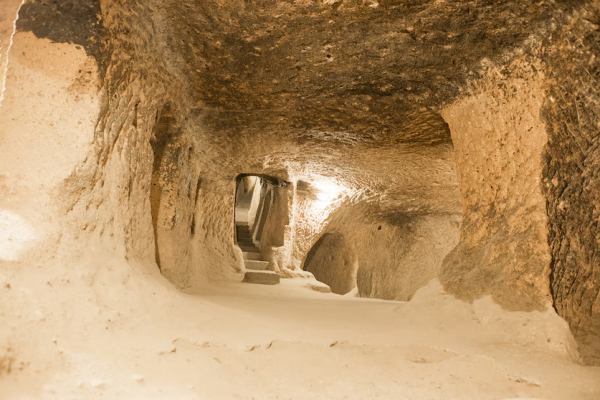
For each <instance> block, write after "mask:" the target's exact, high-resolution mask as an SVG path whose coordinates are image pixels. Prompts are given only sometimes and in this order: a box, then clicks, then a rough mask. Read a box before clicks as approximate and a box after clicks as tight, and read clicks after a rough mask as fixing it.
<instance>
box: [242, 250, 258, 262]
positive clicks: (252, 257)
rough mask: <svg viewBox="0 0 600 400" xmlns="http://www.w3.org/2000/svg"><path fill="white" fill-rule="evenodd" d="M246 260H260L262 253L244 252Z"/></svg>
mask: <svg viewBox="0 0 600 400" xmlns="http://www.w3.org/2000/svg"><path fill="white" fill-rule="evenodd" d="M242 255H243V256H244V260H260V253H248V252H243V253H242Z"/></svg>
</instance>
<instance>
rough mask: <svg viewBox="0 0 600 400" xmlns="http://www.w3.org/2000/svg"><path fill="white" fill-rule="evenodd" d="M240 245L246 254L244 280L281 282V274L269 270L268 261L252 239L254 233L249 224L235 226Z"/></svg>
mask: <svg viewBox="0 0 600 400" xmlns="http://www.w3.org/2000/svg"><path fill="white" fill-rule="evenodd" d="M235 231H236V237H237V242H238V246H240V249H242V252H243V255H244V264H245V265H246V274H245V275H244V280H243V282H247V283H260V284H263V285H274V284H276V283H279V274H278V273H277V272H274V271H268V270H267V266H268V265H269V262H268V261H263V260H261V258H260V250H259V249H258V247H256V245H255V244H254V241H253V240H252V234H251V233H250V228H249V227H248V225H236V226H235Z"/></svg>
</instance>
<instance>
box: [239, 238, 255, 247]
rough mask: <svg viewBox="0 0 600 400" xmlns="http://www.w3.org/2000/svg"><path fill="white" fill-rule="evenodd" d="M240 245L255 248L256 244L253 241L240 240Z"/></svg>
mask: <svg viewBox="0 0 600 400" xmlns="http://www.w3.org/2000/svg"><path fill="white" fill-rule="evenodd" d="M238 245H239V246H250V247H252V246H255V244H254V242H253V241H252V240H240V239H238Z"/></svg>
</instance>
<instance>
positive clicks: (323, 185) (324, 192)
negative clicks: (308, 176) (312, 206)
mask: <svg viewBox="0 0 600 400" xmlns="http://www.w3.org/2000/svg"><path fill="white" fill-rule="evenodd" d="M313 186H314V187H315V188H316V189H317V190H318V191H319V193H318V194H317V198H318V199H319V200H321V201H331V200H334V199H336V198H337V197H338V196H339V195H340V193H342V192H343V191H344V189H345V188H343V187H341V186H339V185H336V184H335V183H333V182H330V181H317V182H315V183H314V184H313Z"/></svg>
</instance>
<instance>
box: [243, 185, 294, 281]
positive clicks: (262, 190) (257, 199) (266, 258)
mask: <svg viewBox="0 0 600 400" xmlns="http://www.w3.org/2000/svg"><path fill="white" fill-rule="evenodd" d="M286 186H287V185H286V183H285V182H284V181H281V180H279V179H277V178H274V177H270V176H266V175H250V174H242V175H239V176H238V177H237V179H236V192H235V218H234V219H235V243H236V244H237V245H238V246H239V247H240V249H241V250H242V254H243V257H244V265H245V267H246V271H247V272H246V277H245V278H244V280H245V281H248V282H253V283H277V282H279V275H278V274H277V273H276V272H275V271H273V270H274V268H273V266H272V265H271V263H270V261H271V260H270V255H271V250H272V248H273V247H277V246H281V245H282V244H283V240H280V239H279V238H278V237H279V236H282V235H283V232H284V226H285V223H286V221H287V218H284V216H283V215H282V214H283V213H284V212H285V211H287V192H286V191H285V190H286ZM282 205H285V211H284V210H283V208H282V207H281V206H282ZM285 214H286V215H285V217H287V213H286V212H285ZM280 242H281V243H280ZM269 272H270V273H269Z"/></svg>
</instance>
